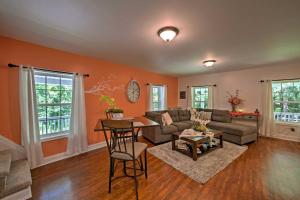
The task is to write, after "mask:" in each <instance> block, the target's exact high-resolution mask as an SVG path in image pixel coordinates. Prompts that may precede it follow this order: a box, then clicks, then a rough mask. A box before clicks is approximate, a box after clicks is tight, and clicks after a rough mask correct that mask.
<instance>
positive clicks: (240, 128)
mask: <svg viewBox="0 0 300 200" xmlns="http://www.w3.org/2000/svg"><path fill="white" fill-rule="evenodd" d="M207 126H208V128H211V129H216V130H220V131H223V132H225V133H228V134H232V135H238V136H244V135H250V134H253V133H256V132H257V129H256V127H255V126H249V125H243V124H234V123H223V122H216V121H211V122H209V123H208V124H207Z"/></svg>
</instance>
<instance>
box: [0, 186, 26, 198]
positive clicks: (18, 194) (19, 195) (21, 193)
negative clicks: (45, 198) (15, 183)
mask: <svg viewBox="0 0 300 200" xmlns="http://www.w3.org/2000/svg"><path fill="white" fill-rule="evenodd" d="M31 197H32V194H31V187H28V188H25V189H23V190H21V191H19V192H16V193H14V194H11V195H9V196H6V197H3V198H2V199H0V200H26V199H30V198H31Z"/></svg>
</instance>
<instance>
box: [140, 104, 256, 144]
mask: <svg viewBox="0 0 300 200" xmlns="http://www.w3.org/2000/svg"><path fill="white" fill-rule="evenodd" d="M199 111H206V112H212V117H211V122H210V123H208V125H207V127H208V128H211V129H216V130H221V131H223V132H224V135H223V138H224V140H226V141H229V142H233V143H236V144H240V145H242V144H245V143H249V142H253V141H256V139H257V134H258V133H257V127H256V126H251V125H243V124H236V123H232V120H231V115H230V113H229V111H227V110H216V109H199ZM165 112H168V113H169V114H170V116H171V118H172V120H173V124H171V125H169V126H163V123H162V116H161V115H162V114H163V113H165ZM145 117H147V118H149V119H151V120H153V121H156V122H158V123H159V124H160V126H156V127H147V128H144V129H143V133H142V134H143V136H144V137H145V138H146V139H148V140H150V141H151V142H153V143H154V144H158V143H163V142H167V141H170V140H171V134H172V133H174V132H181V131H183V130H184V129H189V128H191V127H192V126H193V124H194V122H193V121H191V120H190V118H191V114H190V111H189V110H183V109H175V110H164V111H151V112H146V113H145Z"/></svg>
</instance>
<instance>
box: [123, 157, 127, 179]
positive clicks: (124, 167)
mask: <svg viewBox="0 0 300 200" xmlns="http://www.w3.org/2000/svg"><path fill="white" fill-rule="evenodd" d="M123 173H124V175H126V176H127V172H126V161H125V160H123Z"/></svg>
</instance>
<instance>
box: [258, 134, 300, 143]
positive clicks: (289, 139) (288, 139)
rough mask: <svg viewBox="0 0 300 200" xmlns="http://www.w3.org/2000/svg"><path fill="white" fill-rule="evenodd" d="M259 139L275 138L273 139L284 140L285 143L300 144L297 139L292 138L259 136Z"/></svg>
mask: <svg viewBox="0 0 300 200" xmlns="http://www.w3.org/2000/svg"><path fill="white" fill-rule="evenodd" d="M259 136H260V137H265V138H275V139H280V140H286V141H292V142H300V138H299V139H292V138H285V137H280V136H272V137H271V136H264V135H259Z"/></svg>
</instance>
